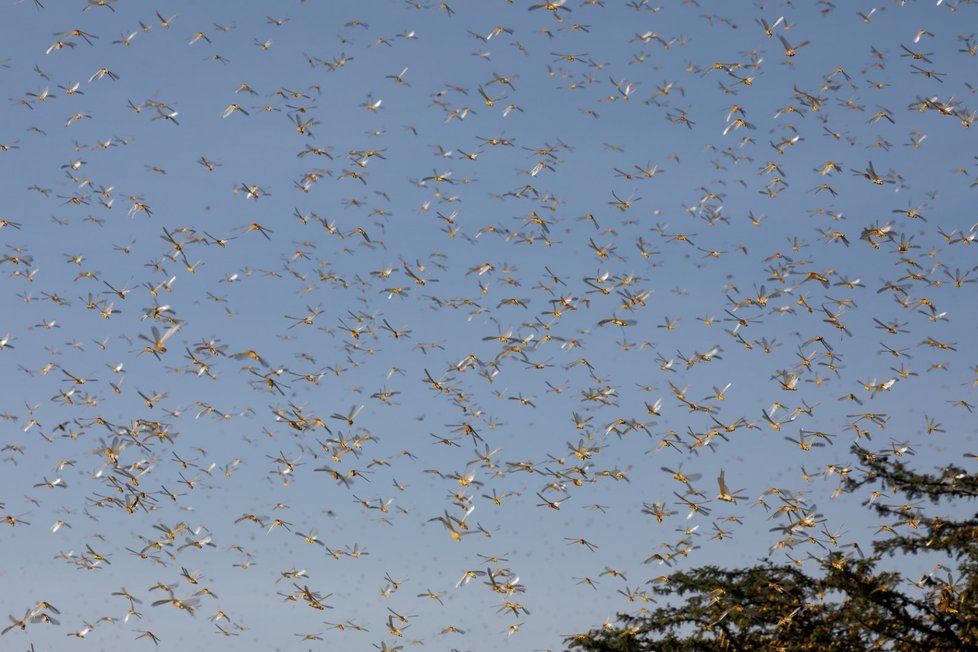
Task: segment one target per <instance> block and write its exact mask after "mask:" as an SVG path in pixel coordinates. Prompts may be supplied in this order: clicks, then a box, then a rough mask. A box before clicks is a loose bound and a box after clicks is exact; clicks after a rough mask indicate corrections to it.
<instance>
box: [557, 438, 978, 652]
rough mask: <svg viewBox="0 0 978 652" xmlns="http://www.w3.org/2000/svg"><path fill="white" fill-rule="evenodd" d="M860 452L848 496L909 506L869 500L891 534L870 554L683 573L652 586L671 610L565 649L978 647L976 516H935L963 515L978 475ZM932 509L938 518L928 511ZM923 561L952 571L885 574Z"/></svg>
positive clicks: (975, 493)
mask: <svg viewBox="0 0 978 652" xmlns="http://www.w3.org/2000/svg"><path fill="white" fill-rule="evenodd" d="M853 452H854V453H855V454H856V455H857V456H858V458H859V460H860V464H861V469H860V470H858V471H852V472H850V473H848V474H847V475H845V477H844V478H843V487H844V489H845V490H846V491H849V492H852V491H856V490H859V489H864V488H876V489H879V490H880V491H884V492H885V494H884V495H886V496H889V497H890V498H891V499H892V498H893V497H896V496H901V497H902V498H903V499H905V502H904V503H902V504H894V503H892V502H883V501H869V502H868V505H869V506H870V508H871V509H872V510H874V511H875V512H876V513H877V514H878V515H879V516H881V517H883V518H884V519H885V522H886V523H887V524H886V525H884V526H883V527H882V528H881V531H883V532H887V533H888V536H887V537H886V538H882V539H880V540H878V541H875V542H874V543H873V551H872V554H871V555H870V556H867V557H865V558H863V557H862V553H861V551H859V550H858V548H857V547H854V548H853V551H852V552H850V551H849V550H846V551H844V552H843V551H840V550H839V549H836V550H833V551H832V552H829V553H827V554H826V555H824V556H822V557H817V558H816V559H817V562H818V569H817V570H818V571H819V575H817V576H812V575H809V574H807V573H805V572H803V571H802V570H801V568H800V567H797V566H793V565H775V564H771V563H762V564H759V565H757V566H754V567H751V568H743V569H736V570H725V569H721V568H718V567H716V566H704V567H702V568H697V569H694V570H691V571H683V572H676V573H673V574H671V575H669V576H667V577H663V578H660V580H659V581H658V583H657V584H656V586H655V587H654V589H653V592H654V593H655V594H656V595H658V596H661V597H668V598H671V600H670V603H671V605H670V606H659V607H657V608H655V609H654V610H647V609H643V610H642V612H641V613H639V614H637V615H629V614H619V615H618V622H617V623H616V624H614V625H606V626H604V627H600V628H598V629H595V630H593V631H590V632H587V633H584V634H577V635H573V636H570V637H568V638H567V639H566V640H565V644H566V645H567V646H568V647H569V648H570V649H574V650H585V651H588V652H611V651H615V652H645V651H648V650H813V649H819V650H826V651H829V650H866V649H884V650H908V651H909V650H914V651H916V650H968V649H978V514H975V515H972V516H971V518H962V519H960V520H957V519H956V518H951V517H948V516H941V515H937V514H936V511H937V510H938V509H940V508H944V509H945V510H951V511H956V512H957V513H958V514H959V515H962V514H963V513H964V509H963V505H964V503H965V502H966V501H967V500H968V499H974V498H976V497H978V475H975V474H970V473H968V472H967V471H966V470H965V469H963V468H961V467H959V466H956V465H948V466H945V467H943V468H941V469H939V471H938V472H937V473H936V474H925V473H918V472H916V471H914V470H912V469H910V468H908V467H907V466H906V465H905V464H904V463H903V462H902V461H901V460H900V459H897V458H898V457H899V456H896V455H882V454H876V453H872V452H870V451H868V450H866V449H863V448H860V447H858V446H854V447H853ZM876 489H874V490H876ZM927 503H929V504H930V506H931V507H930V508H928V510H927V512H935V513H925V509H924V506H925V505H926V504H927ZM922 553H928V554H933V553H937V554H940V555H941V556H942V561H943V562H945V563H938V564H937V565H935V566H934V568H933V569H932V570H931V571H930V572H929V573H926V574H925V575H924V576H923V577H921V578H919V579H918V580H911V579H908V578H905V577H904V576H903V575H902V574H901V573H900V572H896V571H887V570H881V569H880V566H881V565H882V564H881V562H882V561H883V560H884V558H888V557H889V558H893V557H897V556H901V555H918V554H922Z"/></svg>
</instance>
